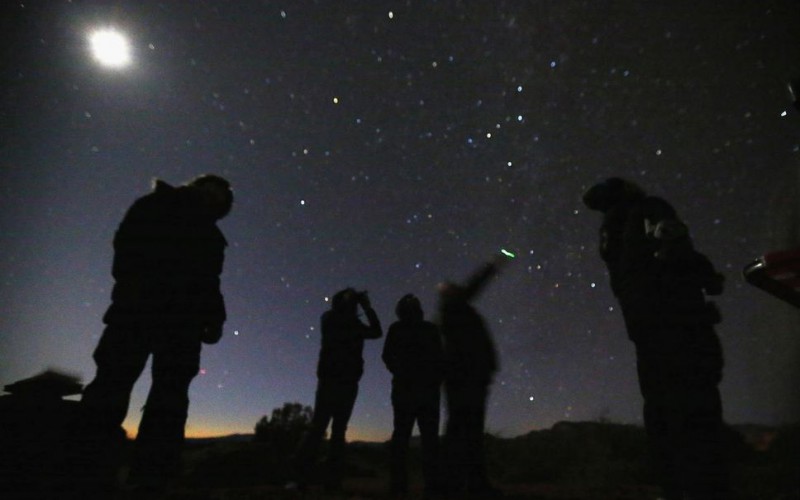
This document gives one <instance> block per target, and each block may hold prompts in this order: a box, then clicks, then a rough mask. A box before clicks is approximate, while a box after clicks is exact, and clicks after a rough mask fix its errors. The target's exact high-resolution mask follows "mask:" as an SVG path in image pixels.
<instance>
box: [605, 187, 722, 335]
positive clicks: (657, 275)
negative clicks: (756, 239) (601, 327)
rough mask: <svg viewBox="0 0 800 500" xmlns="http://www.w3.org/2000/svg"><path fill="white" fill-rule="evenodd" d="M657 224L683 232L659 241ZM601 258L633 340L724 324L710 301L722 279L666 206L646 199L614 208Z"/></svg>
mask: <svg viewBox="0 0 800 500" xmlns="http://www.w3.org/2000/svg"><path fill="white" fill-rule="evenodd" d="M658 224H662V225H670V226H671V227H677V228H683V230H682V231H683V232H681V231H680V230H679V231H678V232H679V233H680V234H678V235H677V236H674V237H672V238H669V239H664V238H657V237H656V236H655V235H654V233H653V231H652V228H653V227H655V226H657V225H658ZM600 254H601V256H602V258H603V260H604V261H605V262H606V264H607V266H608V271H609V275H610V279H611V288H612V290H613V292H614V295H616V296H617V298H618V299H619V301H620V306H621V308H622V312H623V315H624V317H625V321H626V324H627V326H628V333H629V335H630V336H631V338H634V339H635V337H636V336H637V335H638V333H637V332H640V331H642V330H647V329H651V328H653V327H655V326H671V325H706V326H709V325H713V324H715V323H717V322H719V320H720V317H719V313H718V311H717V309H716V306H715V305H714V304H713V303H711V302H707V301H706V295H707V294H708V295H716V294H718V293H720V292H721V291H722V276H721V275H720V274H719V273H717V272H716V270H715V269H714V267H713V266H712V265H711V262H710V261H709V260H708V258H707V257H706V256H705V255H703V254H701V253H699V252H697V251H696V250H695V249H694V247H693V245H692V242H691V239H690V238H689V235H688V230H685V226H684V225H683V223H682V222H680V220H679V219H678V217H677V214H676V212H675V210H674V209H673V208H672V206H671V205H669V203H667V202H666V201H664V200H662V199H660V198H657V197H652V196H646V197H642V198H641V199H638V200H625V201H621V202H620V203H618V204H616V205H614V206H613V207H612V208H610V209H609V210H608V211H607V212H606V213H605V215H604V218H603V225H602V226H601V229H600Z"/></svg>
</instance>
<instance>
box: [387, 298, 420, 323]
mask: <svg viewBox="0 0 800 500" xmlns="http://www.w3.org/2000/svg"><path fill="white" fill-rule="evenodd" d="M394 312H395V314H397V319H399V320H400V321H411V322H419V321H422V320H423V319H424V318H425V313H423V312H422V305H421V304H420V302H419V299H418V298H416V297H415V296H414V295H413V294H410V293H408V294H406V295H403V297H402V298H401V299H400V300H398V301H397V305H396V306H395V308H394Z"/></svg>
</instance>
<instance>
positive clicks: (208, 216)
mask: <svg viewBox="0 0 800 500" xmlns="http://www.w3.org/2000/svg"><path fill="white" fill-rule="evenodd" d="M232 202H233V193H232V191H231V189H230V185H229V184H228V181H226V180H225V179H223V178H221V177H217V176H214V175H203V176H200V177H197V178H195V179H193V180H192V181H190V182H189V183H187V184H185V185H183V186H179V187H173V186H171V185H169V184H167V183H165V182H163V181H156V183H155V186H154V189H153V192H151V193H150V194H148V195H146V196H143V197H142V198H139V199H138V200H136V202H135V203H134V204H133V205H132V206H131V207H130V209H129V210H128V212H127V214H126V215H125V218H124V219H123V220H122V223H121V224H120V226H119V228H118V229H117V232H116V235H115V237H114V262H113V269H112V274H113V276H114V279H115V284H114V289H113V291H112V294H111V299H112V302H111V306H110V307H109V309H108V310H107V311H106V313H105V316H104V317H103V321H104V322H105V323H106V328H105V330H104V332H103V336H102V337H101V338H100V342H99V344H98V346H97V349H96V350H95V352H94V360H95V363H96V364H97V373H96V376H95V378H94V380H93V381H92V382H91V383H90V384H89V385H88V386H87V387H86V389H85V391H84V394H83V398H82V400H81V405H82V414H83V415H84V419H85V422H84V425H85V426H87V427H89V428H90V431H89V432H90V433H91V434H92V435H93V436H95V437H96V438H97V439H99V440H100V441H101V442H102V441H103V440H104V439H105V440H109V441H110V440H114V439H117V437H116V436H118V433H119V431H120V429H121V424H122V422H123V420H124V419H125V416H126V414H127V412H128V404H129V400H130V394H131V390H132V388H133V386H134V383H135V382H136V380H137V379H138V378H139V376H140V375H141V373H142V370H143V369H144V367H145V363H146V362H147V359H148V357H149V356H151V355H152V358H153V359H152V386H151V387H150V392H149V395H148V397H147V402H146V404H145V407H144V413H143V415H142V419H141V422H140V424H139V432H138V435H137V438H136V457H135V461H134V464H133V469H132V470H131V476H130V480H131V481H132V482H134V483H138V484H140V485H141V486H144V487H161V486H163V485H164V483H165V482H166V480H167V479H168V478H169V477H170V476H171V475H174V474H175V473H176V472H177V468H178V466H179V454H180V451H181V446H182V444H183V440H184V426H185V423H186V418H187V412H188V407H189V399H188V391H189V384H190V382H191V381H192V379H193V378H194V377H195V375H197V373H198V371H199V368H200V350H201V343H207V344H214V343H216V342H217V341H219V339H220V337H221V335H222V326H223V323H224V322H225V317H226V314H225V304H224V301H223V297H222V294H221V293H220V274H221V273H222V265H223V259H224V251H225V247H226V245H227V243H226V241H225V238H224V236H223V235H222V232H221V231H220V230H219V228H218V227H217V224H216V223H217V221H218V220H219V219H221V218H223V217H225V216H226V215H227V214H228V212H229V211H230V209H231V205H232ZM107 444H109V445H110V443H107Z"/></svg>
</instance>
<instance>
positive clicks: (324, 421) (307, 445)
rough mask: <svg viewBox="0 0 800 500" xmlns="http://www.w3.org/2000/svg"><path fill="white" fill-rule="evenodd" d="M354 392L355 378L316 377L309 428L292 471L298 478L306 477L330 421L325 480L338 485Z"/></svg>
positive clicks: (341, 472) (341, 473)
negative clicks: (344, 379)
mask: <svg viewBox="0 0 800 500" xmlns="http://www.w3.org/2000/svg"><path fill="white" fill-rule="evenodd" d="M357 396H358V381H339V380H319V381H318V383H317V392H316V395H315V397H314V418H313V419H312V420H311V429H309V431H308V434H306V436H305V438H303V441H302V443H300V447H299V448H298V450H297V453H296V454H295V458H294V469H295V471H294V474H295V476H296V479H298V480H299V482H305V481H306V480H307V478H308V476H309V474H310V472H311V468H312V467H313V465H314V462H315V461H316V458H317V455H318V453H319V447H320V445H321V444H322V439H323V438H324V437H325V431H326V430H327V429H328V424H329V423H330V424H331V439H330V449H329V451H328V471H327V477H326V479H325V483H326V485H328V486H331V487H339V486H340V485H341V481H342V477H343V475H344V448H345V434H346V432H347V423H348V422H349V421H350V415H351V414H352V413H353V406H354V405H355V403H356V397H357ZM331 422H332V423H331Z"/></svg>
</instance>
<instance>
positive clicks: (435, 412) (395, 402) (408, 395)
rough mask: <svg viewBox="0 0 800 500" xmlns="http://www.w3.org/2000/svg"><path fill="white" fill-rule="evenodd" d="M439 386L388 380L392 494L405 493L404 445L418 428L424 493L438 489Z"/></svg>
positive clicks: (405, 463) (406, 475)
mask: <svg viewBox="0 0 800 500" xmlns="http://www.w3.org/2000/svg"><path fill="white" fill-rule="evenodd" d="M440 399H441V394H440V387H439V384H425V385H420V384H409V383H403V382H400V381H396V380H395V381H392V408H393V409H394V432H393V433H392V442H391V447H392V468H391V474H392V485H391V487H392V491H394V492H397V493H405V492H406V491H408V467H407V455H408V443H409V440H410V439H411V433H412V431H413V430H414V423H415V422H416V423H417V425H418V426H419V433H420V438H421V440H422V474H423V477H424V479H425V490H426V491H435V490H436V489H438V485H437V483H438V461H439V406H440Z"/></svg>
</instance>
